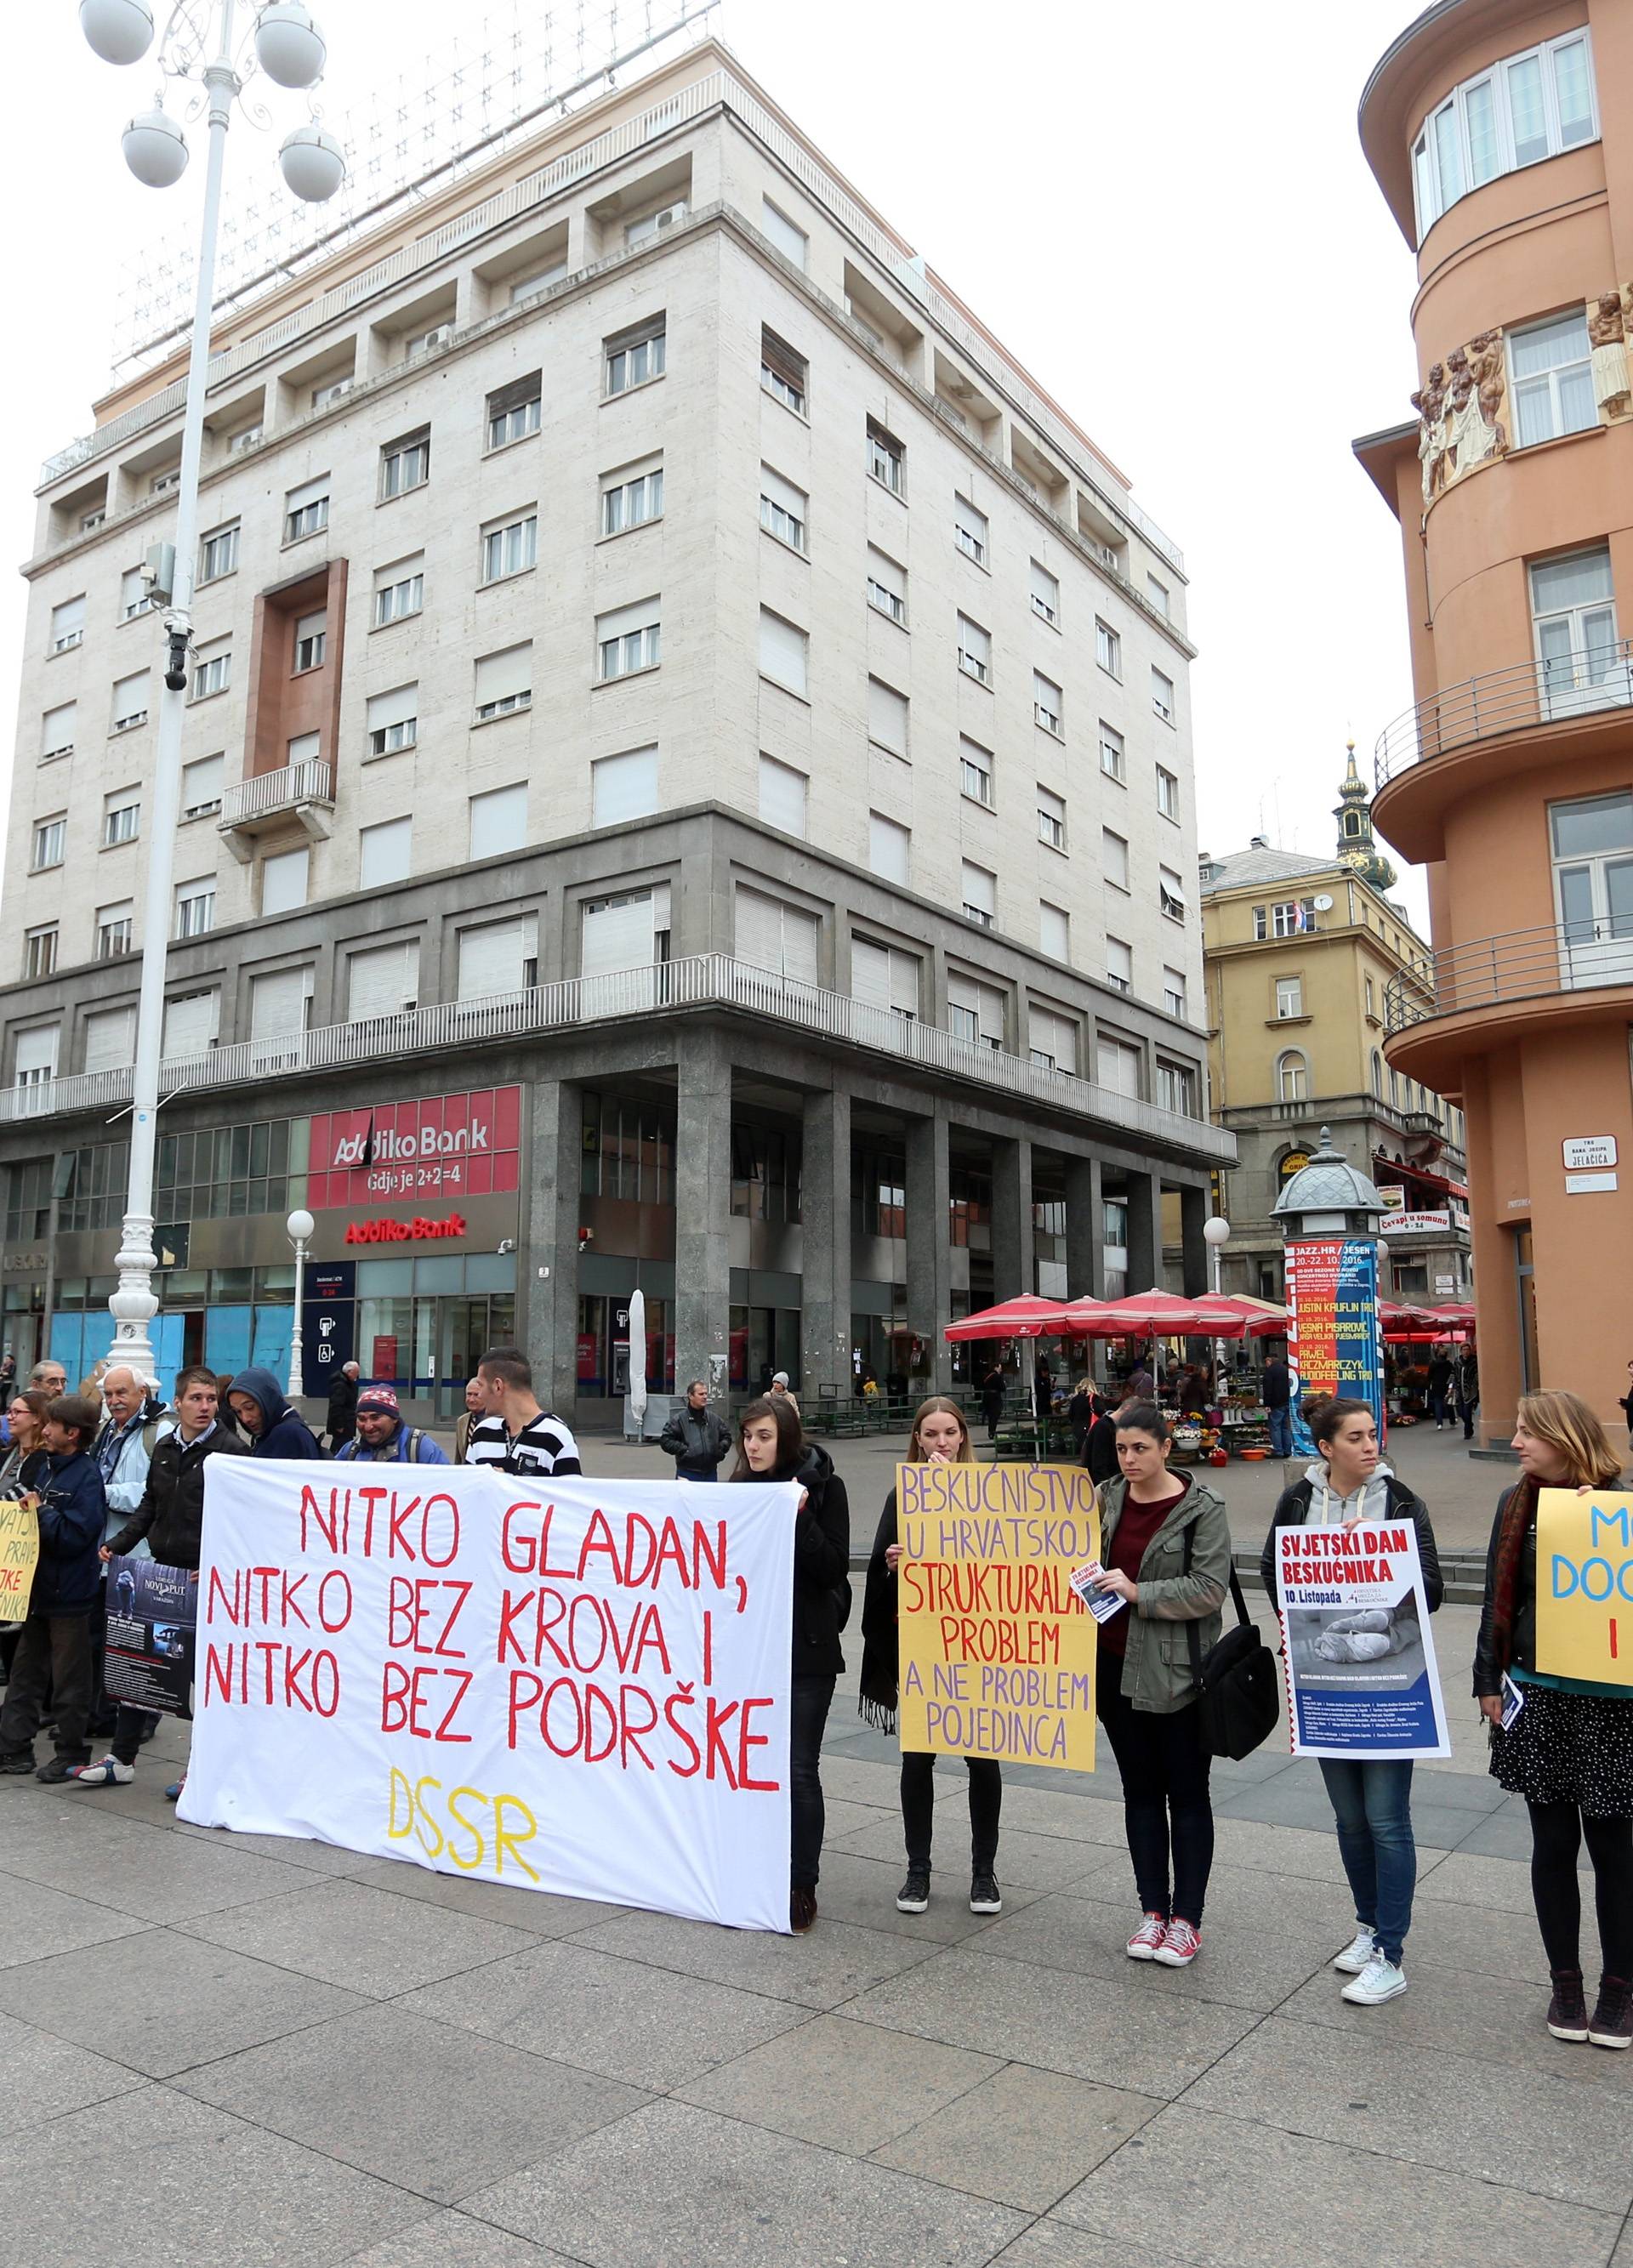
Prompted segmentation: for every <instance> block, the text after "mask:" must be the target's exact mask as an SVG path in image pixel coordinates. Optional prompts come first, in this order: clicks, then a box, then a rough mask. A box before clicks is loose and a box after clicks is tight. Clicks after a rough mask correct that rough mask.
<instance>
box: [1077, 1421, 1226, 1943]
mask: <svg viewBox="0 0 1633 2268" xmlns="http://www.w3.org/2000/svg"><path fill="white" fill-rule="evenodd" d="M1170 1447H1171V1436H1170V1434H1169V1431H1168V1424H1167V1420H1166V1419H1165V1418H1164V1416H1163V1413H1162V1411H1161V1410H1158V1409H1157V1407H1156V1403H1151V1402H1126V1403H1124V1404H1123V1406H1122V1408H1121V1409H1120V1410H1119V1411H1118V1413H1117V1458H1118V1463H1119V1467H1120V1471H1119V1476H1118V1477H1117V1479H1115V1480H1113V1481H1108V1482H1106V1484H1105V1486H1104V1487H1103V1488H1102V1489H1101V1491H1100V1497H1099V1504H1100V1557H1101V1563H1102V1572H1101V1573H1100V1574H1099V1575H1097V1576H1096V1577H1095V1578H1094V1588H1095V1589H1096V1590H1097V1591H1098V1592H1100V1593H1101V1594H1114V1595H1115V1596H1116V1597H1118V1598H1120V1599H1122V1600H1124V1601H1125V1602H1127V1611H1126V1612H1119V1613H1117V1614H1113V1615H1112V1616H1110V1617H1109V1618H1108V1619H1107V1620H1106V1621H1105V1622H1103V1623H1102V1624H1100V1626H1099V1632H1098V1640H1099V1667H1098V1674H1097V1678H1096V1700H1097V1708H1098V1712H1099V1717H1100V1721H1101V1723H1102V1724H1103V1725H1104V1726H1105V1734H1106V1738H1107V1739H1108V1740H1109V1741H1110V1742H1111V1744H1112V1755H1113V1756H1115V1757H1116V1758H1117V1765H1118V1770H1119V1771H1120V1772H1121V1774H1122V1779H1123V1820H1124V1824H1125V1827H1126V1829H1127V1837H1128V1854H1129V1856H1130V1858H1131V1859H1133V1860H1134V1884H1135V1888H1136V1889H1137V1890H1138V1892H1139V1897H1140V1909H1141V1921H1140V1926H1139V1927H1138V1929H1136V1930H1135V1932H1134V1935H1133V1936H1132V1937H1131V1938H1130V1939H1129V1940H1128V1947H1127V1951H1128V1957H1129V1959H1130V1960H1131V1961H1160V1962H1163V1963H1164V1965H1165V1966H1166V1967H1168V1968H1170V1969H1188V1968H1189V1967H1190V1965H1191V1963H1192V1962H1193V1961H1194V1960H1195V1958H1196V1956H1197V1954H1198V1953H1199V1951H1200V1950H1201V1926H1202V1907H1203V1903H1204V1901H1205V1899H1206V1897H1207V1895H1208V1874H1209V1873H1210V1872H1211V1870H1212V1867H1213V1860H1214V1814H1213V1805H1212V1802H1211V1800H1210V1799H1209V1795H1208V1770H1209V1767H1210V1764H1211V1763H1212V1758H1211V1757H1210V1756H1209V1755H1208V1750H1207V1749H1204V1747H1203V1746H1202V1741H1201V1724H1200V1721H1199V1718H1200V1712H1199V1708H1198V1704H1199V1702H1200V1699H1201V1683H1200V1682H1199V1679H1198V1675H1197V1671H1196V1667H1195V1664H1196V1662H1198V1661H1200V1660H1201V1658H1202V1657H1203V1656H1204V1655H1206V1654H1207V1653H1208V1650H1209V1648H1210V1647H1212V1646H1215V1645H1216V1644H1217V1643H1218V1639H1219V1633H1220V1627H1221V1622H1220V1613H1219V1609H1220V1604H1221V1602H1222V1601H1223V1598H1224V1594H1225V1592H1226V1590H1227V1589H1228V1588H1229V1586H1230V1520H1229V1518H1228V1517H1227V1515H1226V1513H1225V1508H1224V1506H1223V1502H1222V1501H1221V1499H1219V1498H1218V1497H1217V1496H1216V1494H1215V1493H1214V1491H1213V1490H1212V1489H1211V1488H1209V1487H1208V1484H1207V1482H1206V1481H1202V1480H1199V1479H1198V1478H1197V1477H1196V1476H1195V1475H1194V1474H1192V1473H1180V1474H1177V1475H1176V1474H1173V1473H1171V1472H1170V1471H1169V1469H1168V1453H1169V1448H1170ZM1178 1623H1192V1624H1195V1625H1196V1631H1197V1640H1198V1644H1197V1646H1196V1647H1195V1648H1194V1649H1193V1647H1192V1646H1190V1644H1189V1642H1188V1640H1189V1633H1188V1632H1187V1633H1186V1634H1185V1635H1184V1636H1183V1637H1182V1636H1181V1635H1180V1634H1179V1633H1178V1632H1177V1631H1175V1630H1174V1629H1173V1627H1172V1626H1173V1625H1174V1624H1178ZM1153 1624H1156V1625H1158V1626H1159V1627H1158V1628H1157V1629H1153V1627H1152V1625H1153Z"/></svg>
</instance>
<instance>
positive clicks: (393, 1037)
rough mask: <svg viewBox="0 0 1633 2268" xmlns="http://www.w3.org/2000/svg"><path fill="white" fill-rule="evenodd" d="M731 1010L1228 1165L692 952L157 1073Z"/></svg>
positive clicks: (47, 1111)
mask: <svg viewBox="0 0 1633 2268" xmlns="http://www.w3.org/2000/svg"><path fill="white" fill-rule="evenodd" d="M712 1007H713V1008H734V1009H738V1010H744V1011H747V1012H748V1013H750V1015H754V1016H757V1017H759V1018H761V1019H762V1020H763V1021H764V1023H765V1026H766V1027H767V1028H769V1029H771V1030H774V1031H776V1032H778V1033H785V1032H787V1031H789V1030H791V1029H792V1030H797V1031H802V1032H810V1033H812V1034H814V1035H817V1036H818V1037H819V1038H823V1039H829V1040H837V1041H839V1042H846V1043H848V1044H849V1045H851V1046H853V1047H858V1048H861V1049H865V1050H866V1051H867V1052H868V1054H870V1055H876V1056H884V1057H893V1058H895V1059H896V1060H897V1061H898V1062H903V1063H912V1064H922V1065H923V1066H924V1067H925V1068H926V1069H927V1070H931V1071H940V1072H942V1073H943V1074H944V1075H946V1076H947V1077H949V1078H952V1079H967V1080H969V1081H970V1082H971V1083H972V1085H975V1086H982V1087H986V1088H992V1089H997V1090H999V1091H1001V1093H1004V1094H1011V1095H1015V1096H1016V1097H1018V1098H1020V1099H1022V1100H1023V1101H1029V1102H1037V1103H1043V1104H1046V1105H1048V1106H1050V1107H1052V1108H1055V1109H1059V1110H1064V1111H1069V1112H1071V1113H1073V1114H1075V1115H1076V1116H1081V1117H1083V1118H1088V1119H1092V1120H1094V1121H1096V1122H1097V1123H1098V1124H1099V1125H1100V1126H1101V1127H1109V1128H1112V1129H1114V1130H1116V1131H1117V1132H1119V1133H1120V1134H1126V1135H1131V1136H1134V1137H1135V1138H1144V1139H1154V1140H1157V1141H1162V1142H1166V1143H1171V1144H1173V1145H1177V1146H1179V1147H1181V1148H1185V1149H1188V1150H1189V1151H1191V1152H1193V1155H1195V1156H1198V1157H1201V1158H1203V1159H1206V1160H1208V1162H1209V1163H1212V1164H1217V1165H1222V1166H1230V1165H1234V1164H1235V1162H1236V1139H1235V1137H1234V1136H1233V1135H1231V1134H1229V1133H1227V1132H1226V1131H1225V1130H1224V1129H1223V1127H1218V1126H1212V1125H1210V1124H1209V1123H1208V1121H1207V1120H1206V1119H1202V1118H1186V1117H1183V1116H1179V1114H1178V1113H1177V1112H1174V1111H1170V1110H1163V1109H1159V1108H1157V1106H1156V1104H1155V1103H1151V1102H1145V1101H1141V1100H1139V1099H1138V1098H1136V1097H1134V1096H1133V1095H1127V1094H1119V1093H1117V1092H1116V1091H1114V1090H1113V1089H1112V1088H1111V1087H1105V1086H1096V1085H1095V1083H1094V1082H1093V1081H1092V1080H1090V1079H1078V1078H1076V1077H1075V1076H1074V1075H1073V1074H1072V1073H1071V1072H1069V1071H1056V1070H1053V1069H1052V1068H1050V1067H1049V1066H1047V1065H1046V1064H1035V1063H1032V1062H1031V1061H1030V1060H1029V1059H1028V1058H1027V1057H1023V1056H1012V1055H1006V1054H1004V1053H1002V1052H1001V1050H1000V1049H996V1048H988V1047H985V1046H982V1045H981V1044H980V1043H979V1042H976V1041H972V1040H961V1039H956V1038H955V1037H954V1036H953V1035H952V1034H951V1033H950V1032H944V1031H942V1029H941V1028H940V1027H939V1026H937V1025H935V1024H926V1023H921V1022H920V1020H918V1019H917V1018H916V1017H913V1016H904V1015H900V1014H898V1013H897V1012H896V1011H895V1010H893V1009H890V1008H875V1007H870V1006H869V1005H868V1004H867V1003H866V1002H865V1001H861V1000H853V999H851V998H848V997H847V996H846V995H845V994H843V993H839V992H829V991H825V990H824V989H823V988H822V987H821V986H820V985H817V984H802V983H796V982H795V981H794V980H793V979H792V978H789V977H786V976H776V975H774V974H772V972H771V971H770V970H767V969H764V968H752V967H750V965H749V964H748V963H747V962H746V961H734V960H732V959H730V958H729V957H728V955H726V954H717V953H711V954H697V955H695V956H694V957H693V958H691V959H690V960H686V961H659V962H657V963H655V964H653V965H650V966H647V967H645V968H626V969H622V970H619V971H617V972H616V973H614V974H612V975H610V976H573V977H567V978H565V979H564V980H563V981H561V982H560V983H554V984H535V985H531V986H528V988H526V989H525V990H519V991H515V992H496V993H491V994H489V995H488V996H487V997H486V998H484V999H480V1000H443V1001H439V1002H438V1003H437V1004H436V1005H434V1006H431V1007H425V1008H405V1009H403V1010H402V1011H401V1012H400V1013H395V1014H392V1015H387V1016H369V1017H366V1018H364V1019H363V1020H361V1021H360V1022H358V1023H352V1024H326V1025H324V1026H323V1027H321V1028H320V1029H319V1030H317V1031H312V1032H291V1033H289V1034H288V1035H285V1036H284V1037H281V1038H277V1039H262V1040H238V1041H234V1042H233V1043H232V1044H231V1045H229V1046H226V1047H212V1048H211V1049H209V1050H208V1051H207V1052H206V1053H204V1054H203V1055H200V1056H194V1057H189V1058H188V1060H187V1061H185V1062H182V1063H166V1064H165V1065H164V1066H163V1068H162V1071H161V1072H160V1075H159V1078H160V1087H161V1091H162V1092H163V1093H164V1094H166V1095H169V1094H173V1093H181V1092H183V1091H187V1090H190V1089H193V1088H204V1087H220V1086H245V1085H249V1084H251V1083H253V1082H258V1081H261V1080H264V1079H270V1078H282V1077H287V1076H288V1075H290V1074H292V1073H295V1072H305V1071H319V1072H321V1071H342V1070H347V1069H353V1068H362V1067H364V1066H366V1065H368V1064H374V1063H377V1062H380V1061H381V1060H382V1059H384V1058H386V1057H395V1056H420V1055H432V1056H434V1055H438V1054H440V1052H442V1051H443V1050H444V1049H449V1048H460V1047H476V1046H483V1045H491V1044H492V1043H493V1042H496V1041H505V1040H511V1039H522V1038H526V1037H528V1036H531V1035H535V1034H537V1033H540V1032H552V1031H565V1030H571V1029H572V1028H573V1027H576V1026H580V1025H585V1024H601V1023H612V1022H622V1021H624V1020H628V1019H631V1018H634V1017H647V1016H661V1015H667V1014H669V1013H670V1012H671V1011H673V1010H676V1009H688V1008H712ZM129 1100H130V1072H129V1071H128V1070H122V1071H90V1072H85V1073H81V1074H80V1075H78V1076H77V1077H72V1078H64V1079H47V1080H42V1081H41V1082H40V1083H39V1084H37V1085H35V1086H13V1087H7V1088H0V1124H6V1123H16V1122H18V1121H20V1120H24V1119H29V1118H44V1117H55V1116H63V1114H65V1113H68V1112H70V1111H90V1110H99V1111H100V1110H104V1109H107V1108H117V1107H118V1106H119V1105H120V1104H122V1103H125V1102H128V1101H129Z"/></svg>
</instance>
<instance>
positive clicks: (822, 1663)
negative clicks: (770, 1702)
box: [731, 1394, 851, 1934]
mask: <svg viewBox="0 0 1633 2268" xmlns="http://www.w3.org/2000/svg"><path fill="white" fill-rule="evenodd" d="M731 1478H732V1479H733V1480H734V1481H797V1482H798V1483H799V1485H800V1501H799V1508H798V1510H797V1511H796V1512H795V1513H794V1675H793V1682H792V1683H791V1685H790V1688H789V1719H788V1814H789V1840H790V1849H789V1867H788V1882H789V1891H788V1926H789V1927H790V1928H791V1929H793V1930H794V1932H795V1933H796V1934H802V1933H804V1932H805V1931H806V1930H808V1929H809V1927H810V1926H811V1924H812V1923H813V1922H814V1921H815V1920H816V1918H817V1874H818V1873H819V1871H820V1867H821V1863H822V1837H823V1826H824V1813H823V1800H822V1771H821V1764H822V1736H823V1729H824V1727H825V1725H826V1724H827V1721H828V1710H829V1707H830V1705H831V1702H832V1700H833V1687H834V1681H835V1680H836V1678H838V1677H839V1675H840V1674H841V1672H842V1671H843V1670H844V1668H845V1656H844V1653H842V1652H841V1650H840V1646H839V1630H840V1626H841V1619H842V1617H841V1609H842V1607H848V1605H849V1601H850V1579H849V1575H848V1572H847V1570H848V1568H849V1566H850V1557H851V1513H850V1505H849V1502H848V1500H847V1499H846V1493H845V1483H844V1482H843V1481H842V1480H841V1479H840V1478H839V1475H838V1473H836V1472H835V1470H834V1469H833V1460H832V1458H831V1456H830V1455H829V1454H828V1452H827V1451H826V1449H824V1448H822V1447H819V1446H818V1444H817V1443H816V1442H815V1441H807V1440H806V1439H805V1436H804V1432H803V1431H802V1427H801V1425H800V1413H799V1411H798V1410H797V1409H796V1408H795V1407H794V1400H793V1397H792V1395H787V1394H779V1395H764V1396H762V1397H761V1398H760V1399H759V1400H758V1401H756V1402H750V1403H749V1404H748V1405H747V1407H746V1408H745V1409H744V1410H743V1411H742V1412H741V1413H740V1415H739V1417H738V1419H737V1462H736V1464H735V1468H734V1469H733V1471H732V1474H731Z"/></svg>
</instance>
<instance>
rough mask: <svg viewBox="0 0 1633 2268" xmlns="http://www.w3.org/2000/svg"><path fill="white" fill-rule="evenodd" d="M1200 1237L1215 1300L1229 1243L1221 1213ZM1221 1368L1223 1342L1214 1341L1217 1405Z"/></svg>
mask: <svg viewBox="0 0 1633 2268" xmlns="http://www.w3.org/2000/svg"><path fill="white" fill-rule="evenodd" d="M1202 1237H1203V1241H1204V1242H1205V1243H1206V1244H1207V1246H1208V1257H1209V1259H1210V1261H1211V1262H1212V1264H1213V1291H1214V1297H1215V1299H1216V1300H1217V1299H1218V1298H1220V1296H1221V1294H1222V1292H1223V1286H1222V1285H1221V1283H1220V1280H1219V1278H1220V1265H1219V1263H1220V1260H1221V1257H1222V1256H1223V1252H1224V1248H1225V1247H1226V1245H1227V1244H1229V1242H1230V1222H1229V1221H1228V1220H1227V1219H1225V1217H1224V1215H1223V1213H1218V1212H1216V1213H1215V1214H1214V1215H1213V1216H1212V1217H1211V1219H1208V1220H1205V1221H1204V1222H1203V1223H1202ZM1223 1366H1224V1341H1223V1339H1216V1340H1215V1341H1214V1399H1215V1401H1216V1402H1218V1403H1223V1400H1224V1396H1223V1394H1221V1392H1220V1390H1219V1373H1220V1372H1221V1370H1222V1369H1223Z"/></svg>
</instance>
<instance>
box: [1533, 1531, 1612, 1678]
mask: <svg viewBox="0 0 1633 2268" xmlns="http://www.w3.org/2000/svg"><path fill="white" fill-rule="evenodd" d="M1537 1668H1539V1669H1540V1670H1541V1671H1542V1672H1543V1673H1544V1675H1547V1676H1549V1677H1581V1678H1585V1679H1586V1680H1587V1681H1588V1683H1590V1684H1593V1685H1633V1495H1627V1494H1624V1493H1622V1491H1619V1490H1615V1489H1606V1490H1595V1491H1593V1493H1592V1495H1589V1496H1578V1495H1577V1493H1576V1491H1574V1490H1573V1489H1544V1490H1543V1491H1541V1495H1540V1496H1539V1497H1538V1499H1537Z"/></svg>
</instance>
